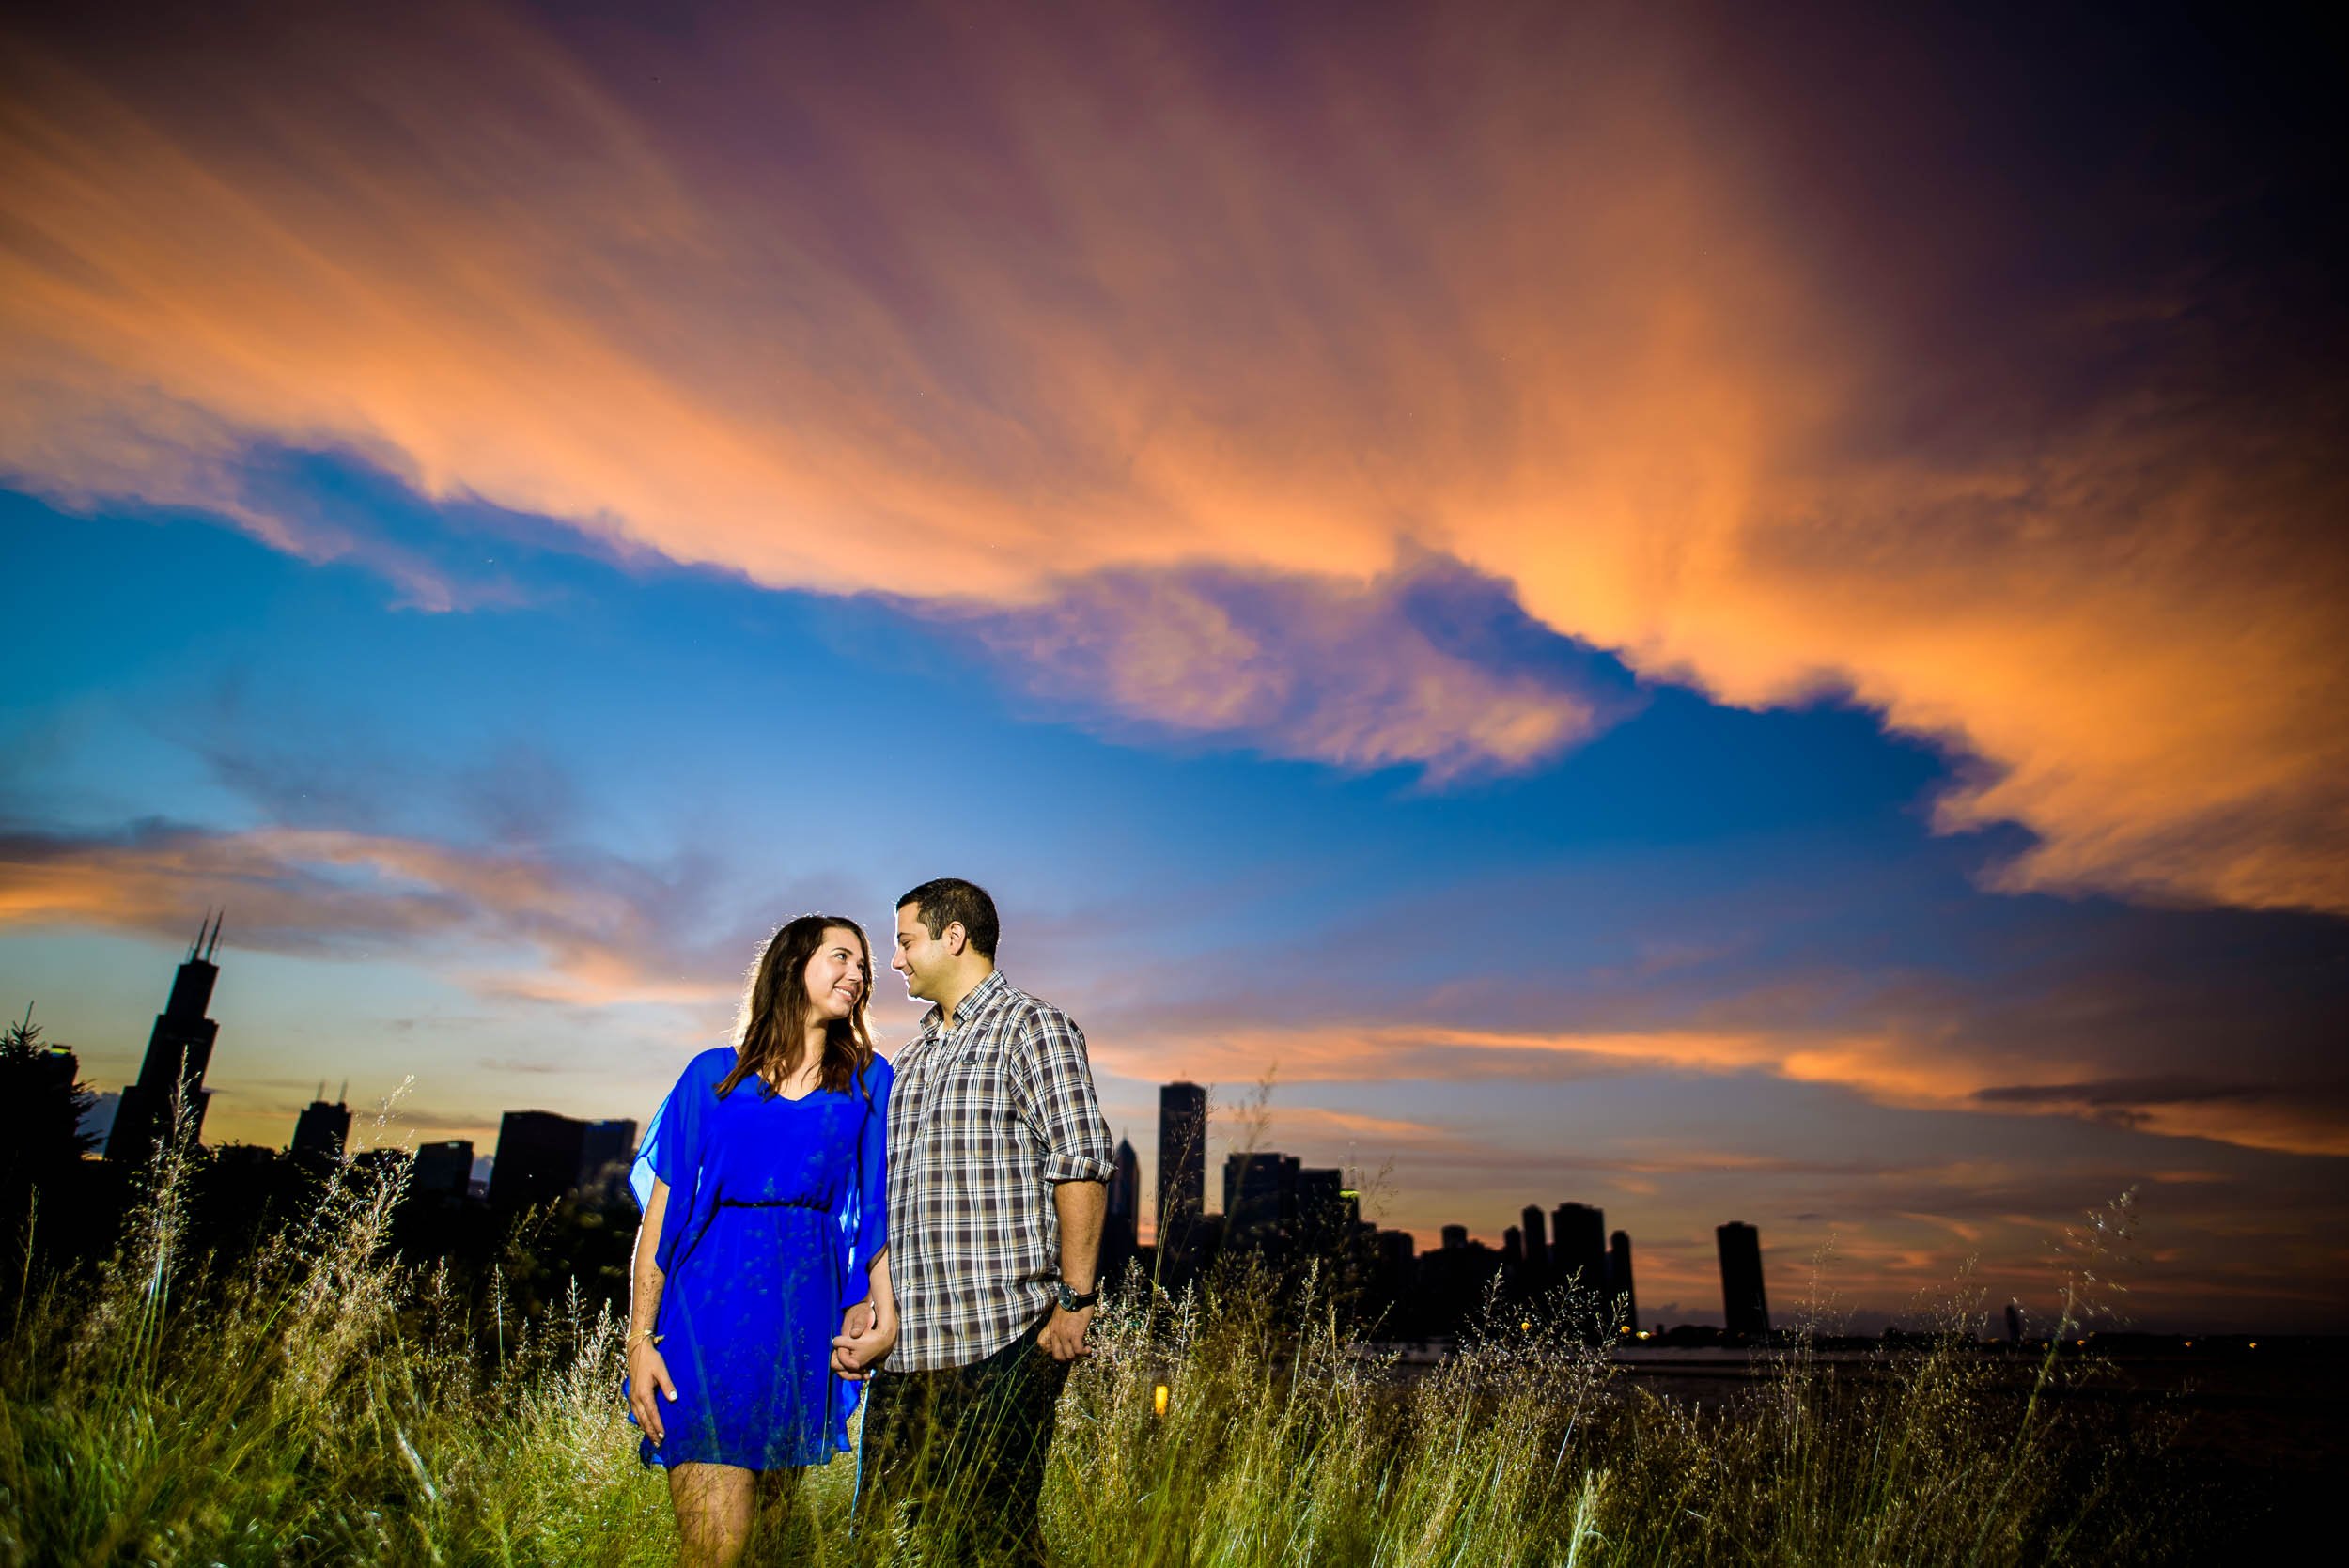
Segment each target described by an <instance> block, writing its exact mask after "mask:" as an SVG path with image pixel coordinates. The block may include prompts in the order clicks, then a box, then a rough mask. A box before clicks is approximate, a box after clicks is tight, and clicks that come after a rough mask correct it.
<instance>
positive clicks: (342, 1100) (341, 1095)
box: [319, 1079, 350, 1105]
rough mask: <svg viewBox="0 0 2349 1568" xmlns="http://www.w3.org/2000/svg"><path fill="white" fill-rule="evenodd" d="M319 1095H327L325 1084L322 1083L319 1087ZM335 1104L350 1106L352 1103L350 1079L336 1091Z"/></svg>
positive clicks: (345, 1080) (344, 1081)
mask: <svg viewBox="0 0 2349 1568" xmlns="http://www.w3.org/2000/svg"><path fill="white" fill-rule="evenodd" d="M324 1093H326V1085H325V1084H323V1083H321V1084H319V1094H324ZM334 1103H335V1104H336V1105H349V1104H350V1079H343V1086H342V1087H341V1088H340V1089H337V1090H335V1091H334Z"/></svg>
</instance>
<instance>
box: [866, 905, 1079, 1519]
mask: <svg viewBox="0 0 2349 1568" xmlns="http://www.w3.org/2000/svg"><path fill="white" fill-rule="evenodd" d="M998 931H999V924H998V922H997V918H996V913H995V902H994V900H993V899H991V898H989V897H988V895H987V892H986V890H985V889H983V888H980V887H978V886H976V885H975V884H973V883H971V882H965V881H962V880H959V879H957V878H954V877H944V878H941V879H939V880H937V881H932V882H925V883H923V884H922V885H921V886H920V887H918V888H915V889H914V890H913V891H912V892H910V893H907V894H906V895H905V896H904V897H903V898H900V899H899V900H898V901H897V955H896V957H895V958H894V960H892V962H891V964H890V967H891V968H892V969H894V970H897V972H898V973H900V974H902V975H904V976H905V982H906V991H907V993H908V994H909V995H910V996H913V997H916V998H918V999H920V1000H922V1001H928V1002H930V1003H932V1006H931V1008H930V1010H929V1013H928V1014H927V1015H926V1017H924V1018H923V1020H922V1032H921V1034H920V1036H919V1037H918V1038H917V1039H915V1040H914V1041H913V1043H912V1044H910V1045H909V1046H907V1047H906V1048H905V1049H904V1050H903V1051H902V1052H900V1053H899V1054H898V1056H897V1058H896V1061H895V1063H894V1065H895V1067H896V1083H895V1087H894V1090H893V1091H892V1093H891V1096H890V1102H889V1252H888V1256H889V1281H890V1285H891V1288H892V1291H893V1292H894V1296H895V1298H896V1306H897V1312H898V1316H899V1335H898V1338H897V1341H896V1343H895V1345H894V1348H892V1349H890V1350H889V1351H888V1354H887V1358H886V1360H885V1361H884V1362H883V1363H882V1365H881V1366H880V1367H879V1369H878V1370H876V1371H875V1372H874V1374H873V1376H872V1379H871V1389H870V1392H869V1393H868V1395H867V1397H866V1401H865V1406H864V1430H863V1448H862V1450H861V1453H860V1473H859V1488H860V1492H861V1494H862V1496H861V1497H860V1499H859V1504H858V1514H859V1516H860V1519H861V1520H862V1521H863V1528H864V1529H876V1528H878V1529H887V1528H888V1525H889V1516H890V1513H891V1511H892V1510H893V1509H894V1506H895V1503H896V1501H897V1499H898V1498H910V1499H918V1506H921V1507H924V1508H926V1509H927V1510H929V1517H930V1519H931V1522H932V1523H933V1525H934V1526H935V1527H936V1528H938V1529H941V1531H942V1532H945V1533H947V1534H950V1535H952V1536H954V1537H955V1538H957V1544H958V1545H961V1546H962V1547H963V1548H964V1549H966V1550H969V1549H973V1548H975V1549H976V1551H977V1552H978V1553H979V1554H980V1555H982V1556H983V1557H985V1558H987V1559H988V1560H1002V1559H1008V1560H1013V1561H1017V1562H1022V1563H1040V1562H1042V1561H1043V1560H1044V1557H1043V1536H1042V1533H1041V1530H1040V1529H1039V1527H1038V1508H1037V1498H1038V1494H1039V1493H1040V1492H1041V1491H1042V1489H1043V1485H1044V1464H1045V1458H1046V1455H1047V1453H1048V1452H1049V1451H1050V1444H1051V1440H1052V1421H1053V1412H1054V1408H1055V1406H1056V1405H1057V1404H1058V1402H1059V1399H1060V1391H1061V1386H1062V1384H1064V1383H1065V1382H1066V1380H1067V1377H1068V1365H1069V1363H1070V1362H1071V1361H1073V1360H1075V1359H1076V1358H1078V1357H1080V1356H1081V1355H1083V1354H1084V1353H1085V1333H1086V1330H1087V1329H1088V1328H1090V1327H1091V1326H1092V1323H1093V1311H1094V1301H1095V1297H1096V1296H1097V1280H1096V1276H1095V1265H1096V1262H1097V1255H1098V1253H1099V1250H1100V1243H1101V1221H1102V1216H1103V1215H1104V1213H1105V1212H1106V1211H1107V1209H1108V1206H1109V1188H1108V1185H1107V1184H1108V1181H1109V1177H1110V1172H1111V1170H1112V1153H1111V1149H1110V1130H1109V1124H1108V1123H1107V1122H1105V1121H1104V1120H1103V1119H1102V1116H1101V1108H1100V1104H1099V1102H1098V1101H1097V1099H1096V1098H1095V1097H1094V1092H1093V1072H1092V1069H1091V1067H1090V1066H1088V1065H1087V1063H1086V1061H1085V1042H1084V1035H1083V1033H1082V1032H1081V1031H1080V1030H1079V1029H1078V1028H1077V1026H1076V1024H1075V1023H1073V1022H1072V1021H1070V1019H1069V1017H1068V1016H1067V1015H1066V1014H1065V1013H1063V1012H1061V1011H1060V1010H1059V1009H1058V1008H1056V1007H1052V1006H1050V1005H1049V1004H1047V1003H1045V1002H1041V1001H1036V1000H1035V999H1034V997H1031V996H1029V995H1027V994H1026V993H1025V992H1023V991H1021V990H1020V989H1019V987H1018V986H1014V985H1012V984H1011V982H1010V981H1008V980H1006V979H1004V978H1003V974H1002V973H1001V972H1000V971H999V970H997V969H996V968H995V944H996V938H997V935H998ZM835 1343H837V1345H838V1350H837V1352H836V1355H837V1362H838V1364H839V1366H840V1367H841V1370H842V1371H843V1372H844V1373H848V1374H851V1375H854V1374H860V1373H862V1372H863V1370H864V1369H865V1368H866V1367H867V1366H868V1365H869V1364H870V1363H871V1362H872V1360H873V1359H874V1358H875V1356H876V1355H877V1354H878V1353H879V1348H880V1346H881V1344H882V1343H885V1342H884V1341H882V1339H881V1337H880V1335H879V1332H878V1330H877V1329H876V1328H875V1327H873V1326H872V1325H871V1324H870V1323H869V1322H864V1321H860V1322H859V1323H857V1324H854V1325H852V1326H851V1327H850V1328H849V1330H848V1332H845V1333H844V1334H843V1335H842V1336H841V1338H840V1339H839V1340H838V1341H837V1342H835Z"/></svg>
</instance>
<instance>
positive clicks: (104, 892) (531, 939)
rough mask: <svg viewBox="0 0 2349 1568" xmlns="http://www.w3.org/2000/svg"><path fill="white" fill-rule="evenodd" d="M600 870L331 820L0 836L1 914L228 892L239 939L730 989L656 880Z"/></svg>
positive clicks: (104, 911) (570, 986) (486, 972)
mask: <svg viewBox="0 0 2349 1568" xmlns="http://www.w3.org/2000/svg"><path fill="white" fill-rule="evenodd" d="M612 884H613V874H612V873H611V872H610V868H607V871H606V874H604V875H599V874H597V873H595V872H593V871H591V870H590V869H588V868H583V867H577V866H567V865H564V864H561V863H559V862H554V861H552V860H547V859H541V858H537V857H535V856H530V855H523V854H512V853H481V854H474V853H468V852H465V851H462V850H459V849H456V848H452V847H450V846H446V845H439V844H431V843H427V842H424V841H421V840H415V839H404V838H393V837H386V836H381V835H372V834H366V833H354V832H345V831H331V830H317V829H289V828H271V829H263V830H258V831H251V832H243V833H219V834H215V833H206V832H199V831H191V830H173V829H150V830H148V831H141V832H139V833H137V834H134V835H133V836H132V837H130V838H128V839H124V840H119V841H107V840H74V839H43V838H37V837H30V836H24V835H15V836H8V837H0V927H6V926H10V925H20V926H38V925H53V924H76V925H86V926H95V927H99V928H101V929H112V930H123V931H136V932H139V933H142V934H147V935H163V936H176V935H178V934H179V933H180V932H181V931H182V930H183V928H188V927H191V926H192V925H193V924H194V922H193V918H192V917H193V913H194V910H195V909H197V908H203V907H207V906H209V905H210V904H212V903H214V902H217V901H222V900H225V901H226V903H227V904H228V905H229V906H230V908H233V909H234V911H235V916H234V918H235V922H236V925H237V929H238V939H239V941H240V943H241V945H245V946H255V947H272V948H277V949H280V950H289V951H302V950H313V949H317V948H319V947H320V946H321V945H324V944H327V943H331V942H333V941H336V940H350V941H353V942H356V941H358V940H361V939H386V940H393V941H398V942H403V943H416V944H424V945H432V944H439V945H440V946H441V947H442V949H443V951H444V952H446V953H449V954H451V955H457V956H456V962H455V963H454V964H453V966H452V968H453V970H454V972H456V973H457V974H458V975H459V977H460V978H463V979H466V980H467V981H468V982H469V983H470V984H472V985H474V986H475V987H477V988H481V989H485V990H494V991H500V992H506V993H511V994H520V995H528V996H531V997H534V998H537V999H539V1000H544V1001H566V1002H572V1003H578V1004H582V1005H591V1006H600V1005H611V1004H615V1003H624V1002H668V1003H676V1004H681V1005H688V1006H696V1007H715V1006H718V1005H721V1004H723V1002H725V1001H728V1000H730V999H731V998H732V996H733V995H734V989H735V988H734V986H733V985H732V984H731V983H730V982H729V981H727V980H723V979H720V978H717V977H715V976H713V975H712V973H711V968H712V966H711V965H710V964H709V962H708V957H707V955H695V956H693V957H691V958H688V957H685V956H681V955H678V954H677V952H676V950H675V948H674V946H673V944H672V939H670V938H669V937H667V936H666V935H665V934H664V931H663V925H664V922H663V920H662V919H661V911H660V908H659V899H658V890H657V889H651V888H645V887H639V888H637V889H634V890H623V889H621V888H617V887H615V886H614V885H612ZM500 955H510V957H511V960H512V961H511V962H510V963H507V964H503V965H501V964H500V963H499V962H498V961H497V960H498V958H499V956H500Z"/></svg>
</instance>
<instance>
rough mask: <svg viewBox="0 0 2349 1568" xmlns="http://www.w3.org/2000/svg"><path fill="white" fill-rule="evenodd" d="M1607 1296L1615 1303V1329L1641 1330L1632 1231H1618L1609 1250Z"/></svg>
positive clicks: (1620, 1330)
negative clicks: (1632, 1278)
mask: <svg viewBox="0 0 2349 1568" xmlns="http://www.w3.org/2000/svg"><path fill="white" fill-rule="evenodd" d="M1607 1296H1608V1299H1609V1300H1610V1301H1611V1302H1612V1303H1613V1308H1612V1310H1613V1312H1614V1313H1615V1331H1616V1332H1617V1333H1622V1332H1623V1331H1624V1330H1626V1329H1628V1330H1630V1331H1631V1332H1632V1333H1634V1334H1636V1333H1638V1332H1639V1331H1640V1294H1639V1292H1638V1290H1637V1289H1635V1288H1634V1287H1633V1285H1632V1283H1631V1233H1630V1232H1629V1231H1617V1232H1616V1233H1615V1237H1614V1242H1613V1244H1612V1245H1611V1246H1610V1247H1609V1248H1608V1250H1607Z"/></svg>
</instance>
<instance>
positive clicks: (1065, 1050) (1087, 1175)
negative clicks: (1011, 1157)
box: [1011, 1007, 1114, 1182]
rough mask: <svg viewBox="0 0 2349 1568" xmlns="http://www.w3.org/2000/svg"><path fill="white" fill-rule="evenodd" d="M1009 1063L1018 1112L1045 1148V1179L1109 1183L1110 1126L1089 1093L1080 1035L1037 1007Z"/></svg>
mask: <svg viewBox="0 0 2349 1568" xmlns="http://www.w3.org/2000/svg"><path fill="white" fill-rule="evenodd" d="M1012 1059H1013V1071H1012V1075H1011V1080H1012V1092H1013V1094H1014V1095H1015V1096H1016V1100H1015V1103H1016V1106H1017V1109H1018V1110H1019V1115H1020V1117H1021V1118H1022V1119H1023V1120H1024V1121H1026V1123H1027V1124H1028V1126H1029V1127H1030V1128H1031V1129H1032V1130H1033V1131H1034V1133H1035V1136H1036V1139H1037V1141H1039V1142H1041V1143H1042V1144H1043V1145H1044V1179H1045V1180H1046V1181H1048V1182H1106V1181H1108V1180H1109V1179H1110V1172H1111V1171H1112V1165H1113V1158H1114V1157H1113V1153H1112V1150H1111V1148H1110V1126H1109V1123H1107V1122H1106V1121H1104V1120H1102V1118H1101V1102H1100V1101H1099V1099H1097V1097H1096V1096H1095V1094H1094V1093H1093V1066H1092V1064H1091V1063H1089V1062H1087V1061H1086V1060H1085V1037H1084V1031H1082V1030H1081V1029H1079V1028H1078V1027H1077V1023H1076V1020H1075V1019H1073V1018H1071V1017H1069V1016H1068V1015H1067V1014H1066V1013H1063V1012H1061V1011H1060V1010H1059V1009H1057V1008H1052V1007H1039V1008H1037V1009H1036V1010H1035V1012H1034V1014H1033V1015H1031V1016H1030V1017H1029V1018H1028V1021H1027V1023H1026V1024H1025V1025H1024V1026H1023V1027H1022V1028H1021V1029H1020V1031H1019V1048H1018V1049H1016V1050H1015V1051H1014V1052H1013V1053H1012Z"/></svg>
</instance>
